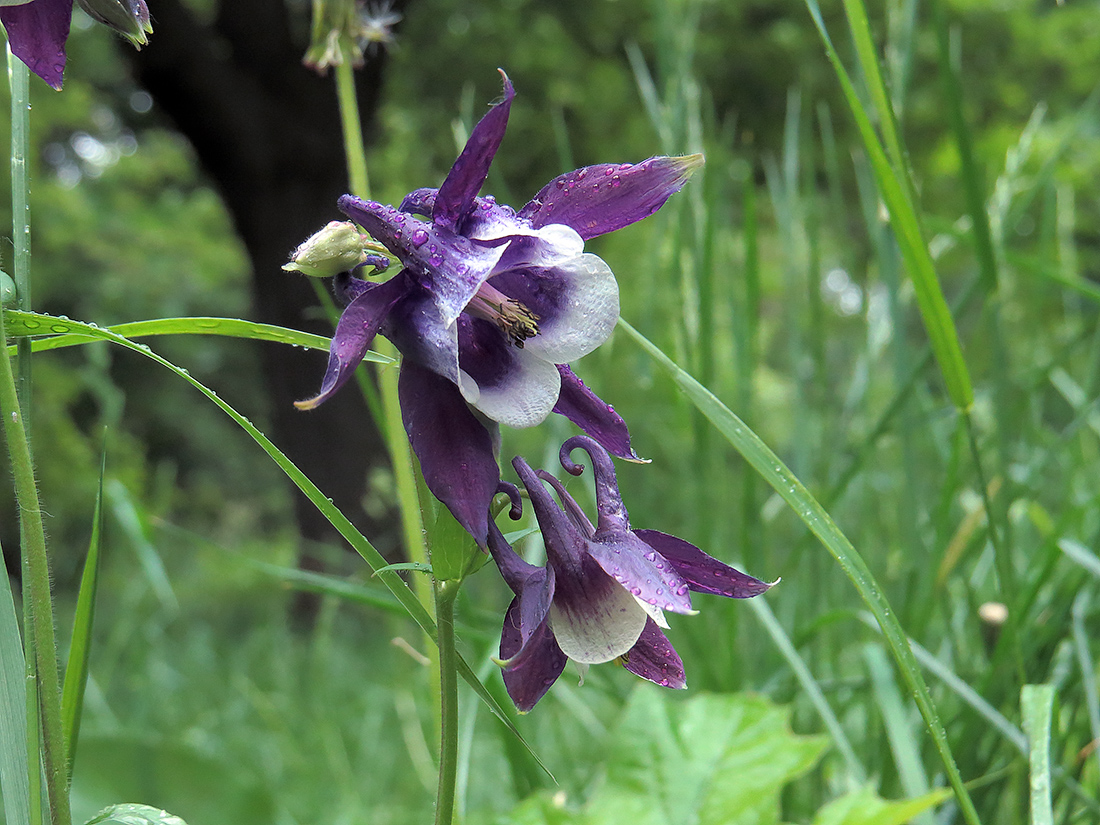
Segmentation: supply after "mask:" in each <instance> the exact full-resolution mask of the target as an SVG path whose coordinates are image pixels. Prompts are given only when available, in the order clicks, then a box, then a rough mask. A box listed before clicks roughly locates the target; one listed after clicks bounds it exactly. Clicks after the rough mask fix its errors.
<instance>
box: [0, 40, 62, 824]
mask: <svg viewBox="0 0 1100 825" xmlns="http://www.w3.org/2000/svg"><path fill="white" fill-rule="evenodd" d="M8 82H9V85H10V87H11V168H12V187H11V188H12V238H13V244H14V248H15V253H14V256H13V263H14V273H13V274H14V280H15V285H16V293H17V299H18V306H19V308H20V309H26V310H29V309H30V212H29V207H28V204H27V192H28V185H27V142H28V132H29V130H30V115H29V107H30V88H29V87H30V83H29V72H28V69H27V66H26V64H24V63H23V61H21V60H18V59H16V58H15V56H14V55H12V53H11V49H10V48H9V49H8ZM0 315H2V313H0ZM20 344H21V346H20V347H18V348H17V354H18V360H19V381H18V386H17V382H16V374H15V370H14V369H13V367H12V362H11V357H10V356H9V355H8V347H7V337H6V334H5V331H4V324H3V318H2V317H0V348H2V349H3V354H2V355H0V414H2V415H3V418H4V438H5V440H6V441H7V445H8V454H9V456H10V460H11V468H12V477H13V479H14V481H15V496H16V501H17V502H18V505H19V524H20V540H21V543H22V550H23V567H24V571H25V584H24V587H25V591H24V614H25V617H26V621H27V623H28V628H27V631H26V633H25V636H26V639H27V640H28V641H32V640H33V644H32V645H31V648H33V650H32V649H28V657H27V658H28V671H29V672H32V673H33V674H34V677H35V678H34V682H35V684H34V685H33V690H32V692H36V693H37V695H38V699H39V701H38V706H37V708H34V707H33V706H31V704H30V703H28V719H27V722H28V725H27V726H28V743H29V744H31V743H33V740H36V739H37V728H38V726H39V724H41V729H42V731H41V747H40V748H35V750H34V751H32V752H29V753H28V771H29V776H28V778H29V779H30V782H31V788H32V798H33V795H34V793H35V790H34V789H35V786H36V784H37V782H38V779H39V777H38V771H39V767H38V760H37V758H36V756H35V754H36V753H38V752H41V754H42V759H43V767H44V768H45V774H46V793H47V795H48V798H49V807H50V819H51V821H52V822H53V823H54V825H69V823H70V822H71V820H72V817H71V814H70V812H69V783H68V772H67V770H66V767H65V765H66V751H65V737H64V733H63V732H62V728H61V681H60V678H59V676H58V672H57V643H56V641H55V638H54V621H53V601H52V599H51V596H50V569H49V561H48V556H47V553H46V533H45V528H44V526H43V524H42V508H41V505H40V504H39V500H38V487H37V484H36V482H35V478H34V459H33V457H32V454H31V444H30V435H29V433H28V430H27V425H28V423H29V411H30V398H29V395H30V349H29V342H20ZM32 668H33V670H32ZM36 711H37V712H36ZM39 718H40V719H41V722H39ZM31 728H35V731H34V732H33V733H32V732H31V730H30V729H31Z"/></svg>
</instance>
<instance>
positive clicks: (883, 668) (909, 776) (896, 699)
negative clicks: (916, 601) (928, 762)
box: [863, 644, 935, 825]
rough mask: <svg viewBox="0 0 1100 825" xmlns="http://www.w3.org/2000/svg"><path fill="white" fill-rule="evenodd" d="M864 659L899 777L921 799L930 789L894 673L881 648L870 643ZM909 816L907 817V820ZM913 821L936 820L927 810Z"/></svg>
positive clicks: (928, 822) (923, 824) (926, 823)
mask: <svg viewBox="0 0 1100 825" xmlns="http://www.w3.org/2000/svg"><path fill="white" fill-rule="evenodd" d="M863 658H864V659H865V660H866V662H867V670H868V672H870V674H871V688H872V689H873V690H874V694H875V703H876V704H877V705H878V708H879V712H880V713H882V721H883V722H884V723H885V725H886V736H887V738H889V740H890V750H891V752H892V753H893V754H894V764H895V765H896V766H897V770H898V778H899V779H900V780H901V787H902V790H903V791H904V792H905V795H906V796H909V797H921V796H924V795H925V794H927V793H928V791H929V788H930V787H931V785H930V783H929V782H928V776H927V775H926V774H925V772H924V764H923V763H922V762H921V756H920V749H919V748H918V747H917V743H916V741H915V739H914V737H913V725H912V721H911V720H910V718H909V714H908V713H907V712H906V709H905V706H904V705H903V704H902V701H901V692H900V691H899V690H898V686H897V682H895V681H894V673H893V671H892V670H891V668H890V663H889V661H888V660H887V658H886V652H885V651H884V650H883V649H882V646H881V645H878V644H869V645H866V646H865V647H864V648H863ZM908 818H909V817H906V821H907V820H908ZM913 820H914V822H917V823H920V825H931V823H933V822H934V821H935V820H934V819H933V817H932V815H931V814H930V813H928V812H927V811H922V812H921V813H919V814H915V815H913Z"/></svg>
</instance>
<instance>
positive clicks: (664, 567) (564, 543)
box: [489, 436, 774, 712]
mask: <svg viewBox="0 0 1100 825" xmlns="http://www.w3.org/2000/svg"><path fill="white" fill-rule="evenodd" d="M577 448H581V449H583V450H585V451H586V452H587V453H588V454H589V456H591V459H592V465H593V467H592V471H593V474H594V475H595V479H596V507H597V511H598V514H599V515H598V519H597V522H596V526H595V527H593V526H592V523H591V522H590V521H589V520H588V518H587V517H586V516H585V514H584V511H583V510H582V509H581V508H580V506H579V505H578V504H577V503H576V501H574V500H573V498H572V497H571V496H570V495H569V494H568V493H567V492H566V491H565V489H564V487H562V485H561V483H560V482H559V481H558V480H557V479H555V478H554V477H553V476H552V475H550V474H549V473H547V472H545V471H542V470H539V471H537V472H536V471H534V470H532V469H531V467H530V466H528V464H527V462H525V461H524V460H523V459H522V458H520V457H518V456H517V457H516V458H515V459H514V460H513V461H512V466H513V467H514V468H515V470H516V472H517V473H518V474H519V477H520V481H522V482H523V485H524V487H526V488H527V492H528V495H529V496H530V499H531V507H532V508H533V509H534V511H535V517H536V519H537V520H538V524H539V529H540V530H541V531H542V538H543V542H544V544H545V546H546V560H547V561H546V566H545V567H537V566H535V565H532V564H529V563H527V562H526V561H524V560H523V559H521V558H520V557H519V555H517V554H516V552H515V551H514V550H513V549H512V548H511V546H510V545H509V544H508V543H507V541H506V540H505V539H504V536H503V535H502V534H501V532H500V529H499V528H498V527H497V526H496V524H495V523H493V522H490V524H489V550H490V552H491V553H492V554H493V559H494V560H495V561H496V563H497V567H498V568H499V569H500V572H501V575H502V576H503V577H504V580H505V581H506V582H507V584H508V586H509V587H510V588H511V589H512V592H513V593H515V594H516V597H515V598H514V599H513V600H512V603H511V605H510V606H509V607H508V612H507V613H506V614H505V617H504V628H503V631H502V633H501V639H500V658H501V661H502V665H503V668H504V683H505V686H506V687H507V688H508V695H509V696H511V697H512V701H513V702H515V705H516V707H517V708H519V710H521V711H524V712H526V711H529V710H530V709H531V708H533V707H534V706H535V703H537V702H538V701H539V699H541V698H542V697H543V696H544V695H545V694H546V692H547V691H548V690H549V689H550V686H551V685H552V684H553V683H554V682H555V681H556V680H557V678H558V676H560V675H561V673H562V670H563V669H564V668H565V663H566V661H567V660H568V659H572V660H573V661H575V662H577V663H579V664H580V665H581V666H582V667H584V666H587V665H590V664H599V663H601V662H610V661H614V660H618V661H620V662H621V663H622V664H623V666H624V667H625V668H626V669H627V670H629V671H631V672H632V673H635V674H637V675H638V676H641V677H642V678H643V679H648V680H649V681H651V682H655V683H657V684H659V685H662V686H664V687H670V688H684V687H686V686H687V682H686V680H685V678H684V666H683V663H682V662H681V661H680V657H679V656H678V655H677V654H676V651H675V650H674V649H673V647H672V644H671V643H670V642H669V641H668V639H667V638H666V637H665V635H664V633H662V632H661V629H660V628H662V627H668V624H667V623H666V622H665V619H664V612H665V611H671V612H673V613H685V614H691V613H694V612H695V611H694V610H692V607H691V597H690V595H689V593H690V591H695V592H697V593H712V594H715V595H718V596H727V597H729V598H734V599H747V598H750V597H752V596H758V595H760V594H761V593H763V592H765V591H766V590H768V589H769V588H770V587H771V586H772V584H774V582H773V583H772V584H769V583H767V582H762V581H760V580H759V579H754V578H753V577H752V576H748V575H746V574H744V573H741V572H740V571H738V570H735V569H734V568H732V567H730V566H728V565H726V564H723V563H722V562H720V561H718V560H717V559H714V558H711V557H710V556H708V555H707V554H706V553H704V552H703V551H702V550H700V549H699V548H697V547H695V546H694V545H692V544H689V543H688V542H686V541H684V540H683V539H678V538H676V537H675V536H670V535H668V534H666V533H661V532H658V531H656V530H632V529H631V527H630V521H629V519H628V517H627V512H626V507H625V506H624V505H623V501H622V497H621V496H620V495H619V489H618V484H617V482H616V479H615V469H614V467H613V466H612V463H611V457H610V456H609V455H608V454H607V451H606V450H604V449H603V448H602V447H600V446H599V444H597V443H596V442H595V441H594V440H592V439H591V438H588V437H586V436H574V437H573V438H570V439H569V440H567V441H566V442H565V443H564V444H563V445H562V448H561V451H560V454H559V458H560V460H561V464H562V466H563V467H564V468H565V469H566V471H567V472H569V473H571V474H573V475H579V474H580V473H581V472H582V471H583V470H584V466H583V465H581V464H576V463H574V462H573V460H572V459H571V458H570V453H571V452H572V451H573V450H574V449H577ZM544 481H545V482H547V483H549V484H550V486H551V487H553V488H554V490H555V492H556V493H557V495H558V498H559V499H560V501H561V506H558V505H557V504H555V503H554V500H553V497H552V496H551V494H550V492H549V491H548V490H547V489H546V487H545V486H544V485H543V483H542V482H544ZM501 489H502V490H505V491H506V492H508V493H509V496H510V497H511V498H512V518H514V519H518V518H519V517H520V515H521V506H520V498H519V493H518V491H517V490H516V489H515V488H514V487H511V485H507V484H502V485H501Z"/></svg>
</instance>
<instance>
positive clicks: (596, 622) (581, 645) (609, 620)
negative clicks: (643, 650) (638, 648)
mask: <svg viewBox="0 0 1100 825" xmlns="http://www.w3.org/2000/svg"><path fill="white" fill-rule="evenodd" d="M581 604H582V605H583V608H584V610H583V612H581V611H574V610H566V609H563V608H562V605H561V604H559V602H557V601H555V602H554V603H553V604H552V605H550V625H551V627H553V629H554V638H555V639H557V641H558V645H559V646H560V647H561V649H562V652H563V653H565V655H566V656H568V657H569V658H570V659H572V660H573V661H575V662H581V663H582V664H591V665H595V664H599V663H600V662H610V661H611V660H612V659H616V658H618V657H619V656H622V655H623V654H624V653H626V652H627V651H628V650H630V648H632V647H634V643H635V642H637V641H638V637H639V636H641V635H642V630H643V629H644V628H645V623H646V619H647V618H648V616H647V614H646V612H645V611H644V610H642V608H641V606H640V605H639V604H638V602H637V601H635V599H634V597H633V596H631V595H630V594H629V593H628V592H627V591H626V589H625V588H622V587H609V588H607V590H606V596H605V597H604V598H601V599H600V600H599V601H598V602H593V601H586V602H582V603H581Z"/></svg>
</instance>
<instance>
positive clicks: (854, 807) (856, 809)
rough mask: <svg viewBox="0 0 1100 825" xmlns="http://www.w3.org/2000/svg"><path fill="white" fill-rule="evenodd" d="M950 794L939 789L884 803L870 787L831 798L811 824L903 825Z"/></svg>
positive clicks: (945, 789) (948, 791)
mask: <svg viewBox="0 0 1100 825" xmlns="http://www.w3.org/2000/svg"><path fill="white" fill-rule="evenodd" d="M951 795H952V792H951V789H950V788H940V789H938V790H935V791H931V792H929V793H926V794H923V795H921V796H918V797H915V798H913V799H902V800H898V801H891V800H886V799H883V798H882V797H880V796H879V795H878V794H876V793H875V792H874V789H872V788H870V787H865V788H860V789H859V790H856V791H852V792H851V793H847V794H845V795H844V796H842V797H840V798H839V799H834V800H833V801H832V802H830V803H829V804H828V805H826V806H825V807H824V808H822V809H821V810H820V811H818V812H817V816H815V817H814V821H813V825H905V823H907V822H909V821H910V820H912V819H913V817H915V816H917V815H918V814H921V813H923V812H924V811H927V810H929V809H930V808H933V807H935V806H936V805H939V804H940V803H941V802H944V801H945V800H947V799H948V798H950V797H951Z"/></svg>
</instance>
